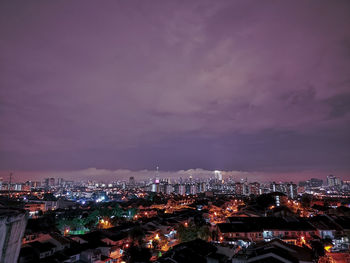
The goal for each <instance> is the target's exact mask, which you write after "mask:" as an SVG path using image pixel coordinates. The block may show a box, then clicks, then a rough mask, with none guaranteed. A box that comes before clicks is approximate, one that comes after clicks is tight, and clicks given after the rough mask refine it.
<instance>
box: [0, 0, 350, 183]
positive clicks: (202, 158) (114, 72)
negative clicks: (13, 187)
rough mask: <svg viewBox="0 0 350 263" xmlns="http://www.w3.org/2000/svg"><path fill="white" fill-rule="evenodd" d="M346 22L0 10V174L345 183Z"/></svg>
mask: <svg viewBox="0 0 350 263" xmlns="http://www.w3.org/2000/svg"><path fill="white" fill-rule="evenodd" d="M349 14H350V1H347V0H344V1H341V0H337V1H333V0H328V1H324V0H323V1H322V0H320V1H319V0H310V1H303V0H300V1H296V0H290V1H279V0H278V1H268V0H263V1H258V0H255V1H247V0H244V1H231V0H230V1H223V0H218V1H213V0H210V1H204V0H198V1H193V0H186V1H179V0H165V1H164V0H162V1H160V0H159V1H155V0H152V1H134V0H131V1H118V0H114V1H86V0H84V1H78V0H75V1H68V0H66V1H64V0H63V1H62V0H61V1H47V0H43V1H35V0H32V1H27V0H23V1H11V0H7V1H6V0H4V1H1V2H0V170H1V172H0V174H2V175H3V176H4V177H5V176H6V174H8V171H14V174H15V176H17V180H21V179H27V177H30V176H32V175H33V176H34V175H35V176H47V175H49V174H50V173H51V174H53V175H55V174H60V175H62V174H63V175H64V173H67V175H68V174H69V176H73V175H76V176H77V178H80V177H84V173H85V172H86V173H88V174H89V175H90V176H92V175H93V176H97V177H96V178H98V176H100V178H103V176H105V175H113V176H116V177H118V176H119V175H120V174H122V173H123V172H120V171H124V172H125V173H126V174H127V173H130V171H129V170H133V171H139V170H143V171H141V172H139V173H143V174H145V173H146V174H147V171H149V170H154V168H155V166H157V165H159V166H160V169H161V170H162V171H173V172H171V173H167V175H169V176H172V175H173V174H176V171H178V170H187V169H195V168H201V169H204V171H205V170H214V169H219V170H226V171H240V172H238V173H241V174H242V176H247V177H248V179H249V177H250V175H252V176H253V175H254V176H255V175H260V178H263V179H264V178H265V179H270V178H276V179H280V180H291V179H296V178H297V179H301V178H302V177H303V176H304V175H306V174H307V176H313V177H325V176H326V175H328V174H330V173H333V174H335V175H339V176H342V178H343V179H350V15H349ZM89 168H90V169H89ZM119 169H124V170H119ZM191 171H192V172H193V173H196V171H201V172H202V171H203V170H191ZM150 173H152V172H150ZM233 173H234V172H233ZM135 174H137V172H135ZM291 175H293V176H294V177H293V176H292V177H291ZM239 176H241V175H239ZM73 177H74V176H73ZM258 177H259V176H258ZM252 178H253V177H252ZM304 179H307V178H304Z"/></svg>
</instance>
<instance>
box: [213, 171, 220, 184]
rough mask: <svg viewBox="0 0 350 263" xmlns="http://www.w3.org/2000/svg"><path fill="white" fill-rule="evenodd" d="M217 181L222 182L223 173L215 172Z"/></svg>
mask: <svg viewBox="0 0 350 263" xmlns="http://www.w3.org/2000/svg"><path fill="white" fill-rule="evenodd" d="M214 175H215V179H217V180H219V181H222V173H221V172H220V171H218V170H215V171H214Z"/></svg>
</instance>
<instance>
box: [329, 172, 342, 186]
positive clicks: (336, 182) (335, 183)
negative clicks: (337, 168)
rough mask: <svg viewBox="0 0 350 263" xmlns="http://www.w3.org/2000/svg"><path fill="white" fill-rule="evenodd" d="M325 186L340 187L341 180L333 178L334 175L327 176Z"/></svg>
mask: <svg viewBox="0 0 350 263" xmlns="http://www.w3.org/2000/svg"><path fill="white" fill-rule="evenodd" d="M327 185H328V186H329V187H333V186H341V180H340V178H339V177H335V176H334V175H332V174H331V175H328V176H327Z"/></svg>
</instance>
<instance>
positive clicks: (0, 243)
mask: <svg viewBox="0 0 350 263" xmlns="http://www.w3.org/2000/svg"><path fill="white" fill-rule="evenodd" d="M26 224H27V214H26V211H25V210H20V209H14V208H4V207H1V208H0V262H1V263H16V262H17V259H18V255H19V252H20V249H21V244H22V238H23V234H24V230H25V228H26Z"/></svg>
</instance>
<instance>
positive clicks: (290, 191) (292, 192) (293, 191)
mask: <svg viewBox="0 0 350 263" xmlns="http://www.w3.org/2000/svg"><path fill="white" fill-rule="evenodd" d="M286 190H287V191H286V194H287V196H288V197H289V198H290V199H295V198H296V197H297V196H298V187H297V185H296V184H293V183H292V182H290V183H288V184H287V187H286Z"/></svg>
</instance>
